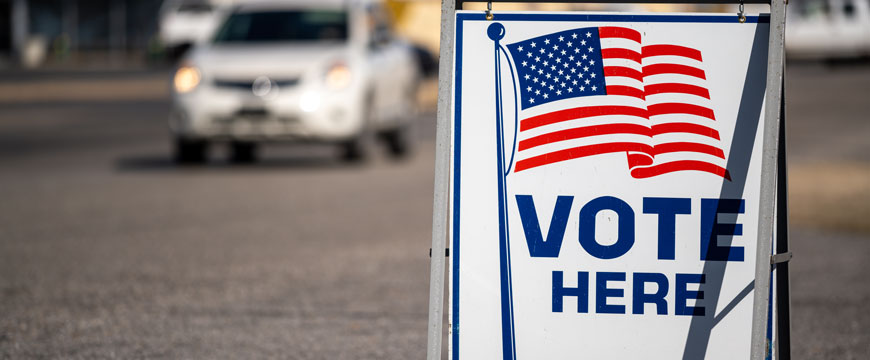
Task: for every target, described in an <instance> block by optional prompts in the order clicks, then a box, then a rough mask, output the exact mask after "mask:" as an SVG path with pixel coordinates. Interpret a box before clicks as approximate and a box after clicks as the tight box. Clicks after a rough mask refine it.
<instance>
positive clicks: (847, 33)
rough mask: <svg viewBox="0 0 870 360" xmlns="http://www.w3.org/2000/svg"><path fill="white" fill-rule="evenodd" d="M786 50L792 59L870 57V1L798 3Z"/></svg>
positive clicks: (793, 8) (790, 22)
mask: <svg viewBox="0 0 870 360" xmlns="http://www.w3.org/2000/svg"><path fill="white" fill-rule="evenodd" d="M788 11H789V14H788V17H787V19H788V23H787V24H786V27H785V32H786V36H785V41H786V43H785V48H786V52H787V54H788V56H789V57H790V58H792V59H838V58H859V57H866V56H870V0H795V1H792V2H791V3H790V4H789V6H788Z"/></svg>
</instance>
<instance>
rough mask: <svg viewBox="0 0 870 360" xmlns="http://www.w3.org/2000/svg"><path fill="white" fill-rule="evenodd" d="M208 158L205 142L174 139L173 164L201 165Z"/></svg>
mask: <svg viewBox="0 0 870 360" xmlns="http://www.w3.org/2000/svg"><path fill="white" fill-rule="evenodd" d="M207 158H208V142H207V141H205V140H194V139H185V138H177V139H175V162H176V163H179V164H201V163H204V162H205V161H206V159H207Z"/></svg>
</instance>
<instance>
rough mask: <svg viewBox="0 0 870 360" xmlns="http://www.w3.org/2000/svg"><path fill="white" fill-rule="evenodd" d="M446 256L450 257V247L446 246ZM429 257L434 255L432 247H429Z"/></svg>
mask: <svg viewBox="0 0 870 360" xmlns="http://www.w3.org/2000/svg"><path fill="white" fill-rule="evenodd" d="M444 256H446V257H450V248H444ZM429 257H432V248H429Z"/></svg>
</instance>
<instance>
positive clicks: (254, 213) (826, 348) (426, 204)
mask: <svg viewBox="0 0 870 360" xmlns="http://www.w3.org/2000/svg"><path fill="white" fill-rule="evenodd" d="M104 76H105V77H106V78H108V79H110V80H111V79H115V78H114V77H113V75H111V74H109V75H104ZM119 76H120V78H121V80H119V81H139V80H137V79H139V77H137V76H128V77H127V78H124V76H123V75H119ZM142 77H143V78H145V79H151V78H159V77H164V78H165V74H163V73H155V74H151V75H147V74H146V75H142ZM123 79H127V80H123ZM131 79H132V80H131ZM15 81H18V82H19V83H21V82H27V81H28V80H27V78H17V79H13V80H10V81H7V82H6V83H5V85H3V86H0V89H3V88H5V89H8V88H9V85H8V84H9V83H10V82H15ZM147 81H153V80H147ZM49 84H50V83H49ZM868 84H870V67H866V66H857V67H851V68H844V69H835V70H834V71H831V70H830V69H827V68H823V67H817V66H800V67H791V68H790V78H789V88H788V90H789V97H790V100H791V103H790V106H789V111H790V117H789V121H790V122H789V126H790V130H791V132H790V134H789V135H790V139H791V140H792V142H791V144H790V146H791V148H790V149H791V151H792V152H791V156H792V160H793V161H792V166H793V169H794V171H795V173H800V172H803V173H802V174H804V175H802V176H800V177H799V178H795V177H793V179H792V180H793V183H795V182H796V183H797V184H798V185H800V186H797V187H798V188H800V187H801V186H803V188H801V190H800V191H802V192H801V193H799V194H797V196H798V198H795V195H793V199H792V200H793V203H794V204H796V205H795V206H806V205H801V204H805V202H803V203H802V201H803V200H801V199H803V197H806V196H809V195H806V194H808V193H809V194H814V191H816V190H817V189H818V188H820V187H822V186H816V185H815V184H817V183H815V181H819V179H818V178H817V177H815V176H816V175H818V174H817V173H818V171H813V169H816V168H817V166H820V165H819V164H831V163H836V164H845V165H844V166H852V167H854V168H857V169H859V170H856V171H857V172H858V174H859V175H856V176H863V175H860V174H863V173H862V171H864V170H861V169H865V168H866V167H867V164H868V162H870V157H868V155H867V154H868V150H870V149H868V147H870V141H868V140H867V137H868V136H870V122H867V121H866V118H867V115H866V114H867V110H868V109H870V105H868V103H867V102H866V99H867V98H870V85H868ZM4 86H5V87H4ZM12 88H14V86H13V87H12ZM155 91H156V90H155ZM108 93H109V94H110V93H111V92H108ZM148 94H151V95H148V96H143V97H142V98H141V99H136V98H130V97H128V96H127V95H124V96H122V97H118V98H111V96H108V95H106V97H107V98H101V97H93V96H89V97H86V98H82V96H79V97H73V98H65V96H66V95H65V94H63V93H60V94H56V95H54V97H53V98H50V99H42V100H40V99H29V100H26V101H24V100H19V101H14V102H11V101H9V102H3V103H2V107H0V309H2V310H0V358H233V359H237V358H300V359H380V358H385V359H420V358H423V357H424V354H425V343H426V321H427V311H428V309H427V305H428V267H429V262H428V257H427V254H428V248H429V242H430V238H429V236H430V227H431V201H432V200H431V196H432V193H431V192H432V185H433V184H432V180H433V173H432V171H433V166H434V165H433V159H434V153H433V149H434V116H433V115H432V114H431V113H430V114H427V115H423V116H421V117H420V119H419V120H420V124H421V131H420V134H419V135H420V140H421V141H420V143H419V148H418V151H417V153H416V155H415V156H414V157H412V158H410V159H407V160H405V161H393V160H391V159H389V158H387V157H385V156H379V157H377V158H376V159H374V160H373V161H372V162H370V163H368V164H366V165H361V166H348V165H345V164H343V163H341V162H338V161H337V160H335V159H336V157H335V154H334V152H333V149H331V148H319V147H315V148H312V147H302V148H300V147H285V146H274V147H268V148H266V153H265V154H264V158H263V161H262V162H261V163H259V164H255V165H250V166H233V165H229V164H227V163H225V162H223V161H222V160H221V159H220V157H219V156H216V160H215V161H214V162H213V163H212V164H210V165H208V166H203V167H176V166H174V165H173V164H172V163H171V162H170V160H169V140H168V137H167V132H166V129H165V118H166V114H167V112H168V103H167V101H165V100H164V99H163V98H162V97H161V96H159V93H157V95H154V93H151V92H149V93H148ZM217 155H221V154H217ZM858 183H859V184H860V183H862V182H860V181H859V182H858ZM850 191H851V190H850ZM846 194H847V195H845V196H847V199H848V198H849V197H851V198H852V200H845V201H847V202H848V201H858V200H856V199H855V198H854V196H856V195H854V193H851V192H849V191H846ZM849 194H851V195H849ZM810 208H812V206H810ZM856 209H859V210H857V211H862V210H860V209H862V207H860V206H858V207H856ZM814 211H815V210H813V209H810V210H808V212H804V213H800V214H797V215H796V216H798V215H799V216H800V217H799V218H796V219H795V221H794V226H793V229H794V232H793V247H794V251H795V254H796V255H795V260H794V263H793V306H794V308H793V314H794V317H793V321H794V327H793V330H794V334H793V338H794V343H793V344H794V358H795V359H866V358H868V357H870V311H867V310H866V304H867V303H868V302H870V280H868V277H867V274H868V272H870V265H868V260H870V237H868V236H867V235H864V234H866V233H863V232H861V231H860V230H859V231H857V232H856V230H854V229H850V230H849V231H846V232H844V231H841V230H834V229H831V228H830V227H824V226H829V224H827V223H824V222H821V223H817V222H814V221H813V219H814V216H815V215H813V214H814ZM866 215H867V214H866V213H864V215H863V216H862V217H860V218H859V219H863V218H866ZM856 221H858V222H860V221H862V220H856ZM819 226H822V227H819Z"/></svg>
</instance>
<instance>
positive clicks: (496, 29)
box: [486, 23, 504, 42]
mask: <svg viewBox="0 0 870 360" xmlns="http://www.w3.org/2000/svg"><path fill="white" fill-rule="evenodd" d="M486 35H488V36H489V38H490V39H492V41H495V42H498V41H499V40H501V39H502V38H504V25H502V24H501V23H492V24H490V25H489V27H488V28H486Z"/></svg>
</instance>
